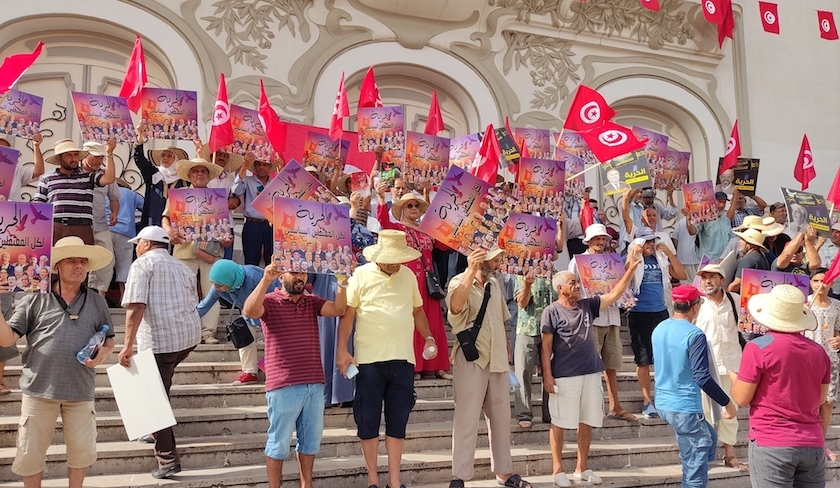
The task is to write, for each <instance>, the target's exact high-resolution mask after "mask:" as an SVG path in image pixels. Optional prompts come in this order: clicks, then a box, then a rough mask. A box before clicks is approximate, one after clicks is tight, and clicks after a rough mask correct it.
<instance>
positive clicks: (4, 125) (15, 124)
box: [0, 88, 44, 139]
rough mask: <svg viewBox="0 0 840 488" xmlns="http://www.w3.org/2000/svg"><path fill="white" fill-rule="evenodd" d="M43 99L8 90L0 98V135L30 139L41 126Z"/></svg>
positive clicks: (12, 89)
mask: <svg viewBox="0 0 840 488" xmlns="http://www.w3.org/2000/svg"><path fill="white" fill-rule="evenodd" d="M43 105H44V99H43V98H41V97H39V96H36V95H30V94H29V93H24V92H22V91H18V90H15V89H14V88H10V89H9V91H7V92H6V93H4V94H3V95H2V98H0V133H3V134H6V135H9V136H14V137H22V138H24V139H32V137H34V136H35V134H37V133H38V130H39V128H40V126H41V108H42V107H43Z"/></svg>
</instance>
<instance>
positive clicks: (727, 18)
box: [718, 0, 735, 49]
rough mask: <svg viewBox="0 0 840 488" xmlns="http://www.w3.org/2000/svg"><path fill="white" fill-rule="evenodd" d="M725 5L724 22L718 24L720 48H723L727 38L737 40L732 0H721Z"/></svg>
mask: <svg viewBox="0 0 840 488" xmlns="http://www.w3.org/2000/svg"><path fill="white" fill-rule="evenodd" d="M719 1H720V3H721V6H722V7H723V22H721V23H720V24H718V48H720V49H723V41H724V40H726V38H727V37H728V38H730V39H732V40H735V35H734V33H735V17H734V16H733V15H732V0H719Z"/></svg>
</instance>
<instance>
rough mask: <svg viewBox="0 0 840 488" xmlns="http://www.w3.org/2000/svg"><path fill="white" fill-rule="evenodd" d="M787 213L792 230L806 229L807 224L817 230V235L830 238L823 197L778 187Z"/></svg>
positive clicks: (829, 227)
mask: <svg viewBox="0 0 840 488" xmlns="http://www.w3.org/2000/svg"><path fill="white" fill-rule="evenodd" d="M780 190H782V198H783V199H784V202H785V207H786V208H787V214H788V224H789V225H790V229H791V230H792V231H794V232H802V233H803V234H804V233H805V232H806V231H807V230H808V226H809V225H810V226H811V227H813V228H814V230H816V231H817V235H818V236H820V237H825V238H826V239H831V219H830V218H829V215H828V207H826V206H825V198H824V197H823V196H821V195H817V194H814V193H806V192H804V191H796V190H791V189H790V188H780Z"/></svg>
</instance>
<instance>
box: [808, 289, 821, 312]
mask: <svg viewBox="0 0 840 488" xmlns="http://www.w3.org/2000/svg"><path fill="white" fill-rule="evenodd" d="M824 284H825V283H822V282H820V284H819V286H817V289H816V290H814V294H813V298H811V301H810V302H808V308H809V309H810V308H812V307H813V306H814V302H816V301H817V295H819V294H820V292H821V291H822V289H823V285H824Z"/></svg>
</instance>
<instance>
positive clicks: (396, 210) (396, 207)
mask: <svg viewBox="0 0 840 488" xmlns="http://www.w3.org/2000/svg"><path fill="white" fill-rule="evenodd" d="M411 201H417V202H418V203H419V204H420V215H423V214H424V213H426V210H428V209H429V204H428V203H426V200H425V199H423V197H421V196H420V195H417V194H415V193H406V194H405V195H403V196H402V197H400V199H399V200H397V201H396V202H394V204H393V205H391V213H393V214H394V218H396V219H397V220H400V219H402V210H403V206H404V205H405V204H406V203H408V202H411Z"/></svg>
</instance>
